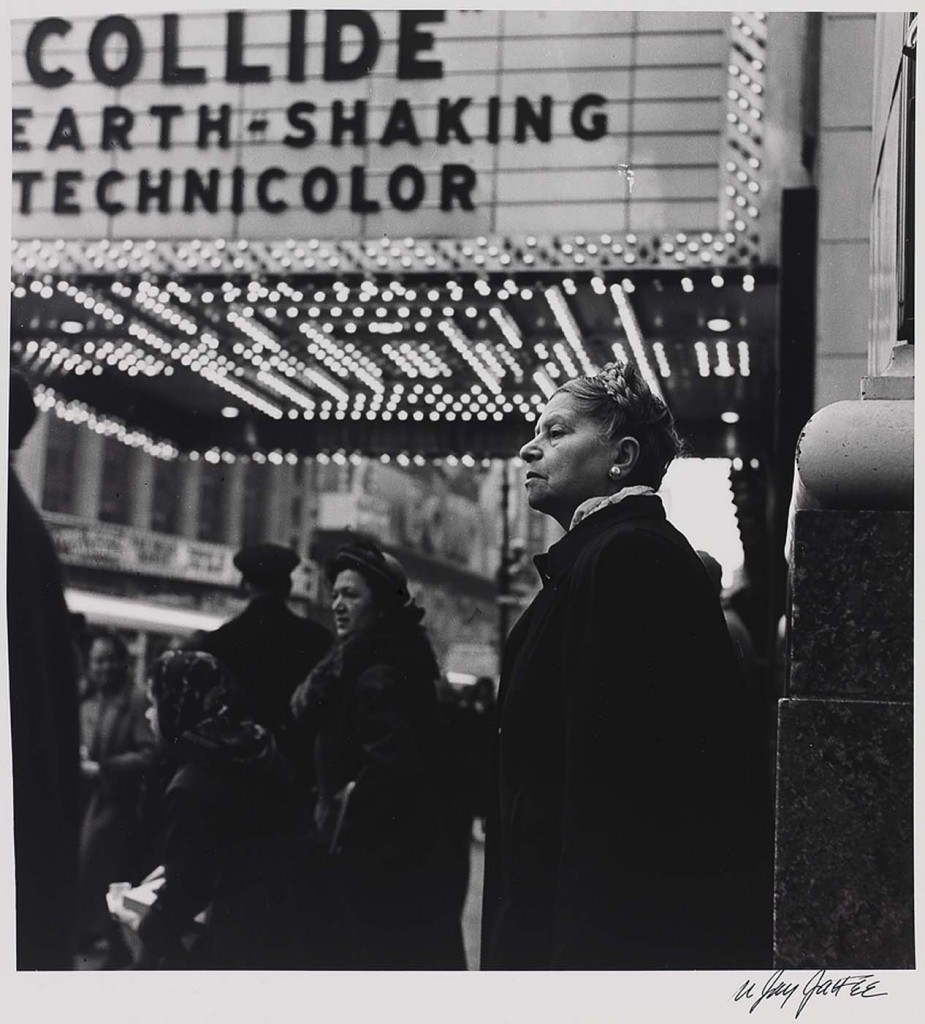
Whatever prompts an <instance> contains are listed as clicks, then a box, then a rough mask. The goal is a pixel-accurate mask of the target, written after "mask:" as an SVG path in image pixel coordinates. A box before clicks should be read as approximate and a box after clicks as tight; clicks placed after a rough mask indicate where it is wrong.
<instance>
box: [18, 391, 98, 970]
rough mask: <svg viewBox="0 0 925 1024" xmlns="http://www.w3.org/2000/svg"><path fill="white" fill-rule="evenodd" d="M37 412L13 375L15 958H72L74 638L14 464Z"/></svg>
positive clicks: (42, 965)
mask: <svg viewBox="0 0 925 1024" xmlns="http://www.w3.org/2000/svg"><path fill="white" fill-rule="evenodd" d="M35 418H36V409H35V403H34V401H33V398H32V389H31V387H30V386H29V383H28V381H27V380H26V379H25V377H23V376H22V375H21V374H20V373H17V372H16V371H13V372H12V373H11V374H10V422H9V429H10V432H9V447H10V466H9V478H8V505H7V544H6V567H7V568H6V572H7V576H6V582H7V604H6V618H7V644H8V649H9V667H10V676H9V680H10V737H11V746H12V766H13V849H14V857H15V881H16V966H17V968H18V969H19V970H21V971H33V970H55V971H64V970H68V969H70V968H71V967H72V966H73V963H72V955H73V948H74V942H75V915H76V904H77V835H78V828H79V824H80V817H79V814H80V812H79V774H78V772H79V769H78V763H79V758H78V746H79V740H78V731H77V685H78V683H77V681H78V667H77V659H76V647H75V645H74V642H73V640H72V638H71V635H70V628H69V623H68V611H67V606H66V604H65V602H64V588H63V583H62V576H61V566H60V563H59V561H58V556H57V553H56V552H55V548H54V544H53V542H52V540H51V537H50V536H49V534H48V530H47V529H46V527H45V525H44V523H43V522H42V520H41V518H40V516H39V514H38V512H37V511H36V509H35V507H34V506H33V504H32V502H31V501H30V500H29V498H28V497H27V495H26V492H25V491H24V490H23V487H22V484H21V483H20V480H19V477H18V476H17V474H16V470H15V468H14V465H13V458H14V453H15V452H16V451H17V450H18V449H19V448H20V447H21V445H22V444H23V442H24V441H25V439H26V435H27V434H28V433H29V431H30V429H31V428H32V425H33V423H34V422H35Z"/></svg>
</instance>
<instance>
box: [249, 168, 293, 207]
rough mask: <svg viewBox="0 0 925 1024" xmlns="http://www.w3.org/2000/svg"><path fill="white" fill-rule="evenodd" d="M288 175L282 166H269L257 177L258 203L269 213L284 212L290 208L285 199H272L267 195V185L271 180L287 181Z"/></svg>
mask: <svg viewBox="0 0 925 1024" xmlns="http://www.w3.org/2000/svg"><path fill="white" fill-rule="evenodd" d="M287 177H288V175H287V174H286V172H285V171H284V170H283V169H282V167H268V168H267V169H266V170H265V171H261V172H260V174H259V176H258V178H257V205H258V206H259V207H260V209H261V210H265V211H266V212H267V213H282V212H283V211H284V210H288V209H289V204H288V203H287V202H286V200H285V199H271V198H270V197H269V196H268V195H267V185H269V184H270V182H271V181H285V180H286V178H287Z"/></svg>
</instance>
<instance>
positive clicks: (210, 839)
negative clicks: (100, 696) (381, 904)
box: [138, 651, 342, 970]
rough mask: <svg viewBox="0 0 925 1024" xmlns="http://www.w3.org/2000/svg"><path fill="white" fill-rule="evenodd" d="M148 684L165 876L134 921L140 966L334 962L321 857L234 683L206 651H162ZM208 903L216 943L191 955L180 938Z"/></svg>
mask: <svg viewBox="0 0 925 1024" xmlns="http://www.w3.org/2000/svg"><path fill="white" fill-rule="evenodd" d="M148 689H149V696H150V699H151V707H150V709H149V712H148V717H149V721H150V722H151V726H152V728H153V730H154V732H155V733H156V735H157V737H158V740H159V743H160V752H161V755H162V759H163V765H162V777H163V782H164V799H163V817H164V839H163V867H164V879H165V880H164V883H163V887H162V888H161V889H160V891H159V893H158V897H157V901H156V903H155V905H154V908H153V909H152V910H151V912H150V913H149V914H148V915H147V916H146V917H145V918H144V919H143V921H142V923H141V925H140V927H139V938H140V939H141V941H142V943H143V949H144V952H143V956H142V958H141V961H140V963H139V964H138V966H140V967H168V968H169V967H183V966H185V967H191V966H195V967H208V968H221V969H242V970H279V969H286V968H291V969H298V968H301V969H311V968H334V967H336V966H338V965H339V964H340V963H341V961H342V956H341V954H340V952H339V947H338V945H337V941H338V935H339V934H340V932H339V930H338V929H339V920H338V914H339V909H338V907H337V906H336V905H335V904H334V902H333V900H332V898H331V897H330V895H329V893H330V886H328V885H326V884H325V880H324V878H323V875H322V872H323V869H324V863H323V862H321V860H320V858H318V857H317V855H316V857H315V858H314V860H316V861H318V862H317V863H312V851H311V849H310V848H308V847H306V846H305V844H303V843H302V842H300V841H299V838H298V829H299V816H298V815H297V813H296V796H295V792H294V790H293V787H292V784H291V780H290V778H289V776H288V772H287V769H286V768H285V766H284V764H283V762H282V760H281V758H280V755H279V754H278V752H277V749H276V744H275V741H274V740H273V737H272V734H271V733H270V732H269V730H267V729H266V728H264V727H263V726H262V725H257V724H256V723H254V722H252V721H249V720H247V719H245V718H243V717H242V716H241V714H240V713H239V706H240V705H239V701H238V693H237V689H236V686H235V684H234V683H233V682H232V679H231V677H230V676H229V674H228V672H227V670H226V669H225V668H224V666H223V665H222V664H221V663H220V662H219V661H218V660H217V659H216V658H214V657H213V656H212V655H210V654H206V653H205V652H202V651H182V652H181V651H168V652H166V653H165V654H163V655H161V657H160V658H158V659H157V661H155V662H154V664H153V665H152V667H151V670H150V673H149V679H148ZM317 853H320V851H317ZM309 865H311V866H310V867H309ZM206 908H211V911H210V928H209V941H208V943H204V944H202V945H201V947H200V948H199V950H198V952H197V954H196V956H195V958H190V956H189V955H188V954H187V952H186V950H185V947H184V939H185V938H187V939H188V937H189V936H190V935H191V934H192V933H193V932H194V931H195V925H194V919H195V917H196V916H197V915H198V914H200V913H201V912H203V911H204V910H206ZM203 950H205V952H203Z"/></svg>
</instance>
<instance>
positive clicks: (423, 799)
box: [292, 540, 465, 970]
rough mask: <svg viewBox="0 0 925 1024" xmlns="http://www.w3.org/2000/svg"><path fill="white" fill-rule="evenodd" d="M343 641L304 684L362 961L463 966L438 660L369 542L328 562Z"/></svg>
mask: <svg viewBox="0 0 925 1024" xmlns="http://www.w3.org/2000/svg"><path fill="white" fill-rule="evenodd" d="M327 577H328V580H329V582H330V584H331V587H332V609H333V612H334V624H335V632H336V634H337V642H336V643H335V646H334V648H333V649H332V651H331V652H330V653H329V654H328V655H327V656H326V657H325V658H324V659H323V660H322V661H321V662H320V663H319V665H318V666H317V667H316V668H315V669H314V671H313V672H312V673H311V675H310V676H309V677H308V679H307V680H306V681H305V682H304V683H303V685H302V686H301V687H299V688H298V689H297V690H296V692H295V694H294V696H293V702H292V709H293V714H294V715H295V717H296V719H297V720H298V721H300V722H302V723H303V725H304V726H305V727H306V729H307V730H308V732H309V733H310V734H311V735H312V736H313V737H314V751H315V768H316V772H317V780H318V791H317V803H316V808H315V821H316V824H317V826H318V829H319V831H320V833H321V835H322V836H323V838H324V841H325V844H326V845H327V846H328V848H329V849H330V851H331V854H332V862H333V863H334V864H335V865H336V867H337V872H338V876H339V878H340V880H341V883H342V890H343V895H344V899H345V902H346V904H347V906H348V909H349V912H350V916H351V920H352V924H353V927H354V929H355V937H356V950H355V955H354V957H353V958H352V961H351V963H350V964H349V965H348V966H350V967H354V968H366V969H402V968H404V969H419V970H428V969H431V970H436V969H453V968H462V967H464V966H465V958H464V953H463V947H462V935H461V928H460V922H459V917H458V907H455V906H454V905H453V902H452V895H451V889H452V887H451V885H449V884H448V873H449V872H451V871H452V864H451V861H450V860H449V858H448V856H447V852H446V845H445V844H446V835H445V829H444V824H443V811H442V807H441V802H442V801H441V792H440V787H441V783H440V779H441V771H440V767H439V763H440V749H439V744H440V741H439V736H438V728H439V720H438V709H437V691H436V679H437V676H438V672H439V670H438V667H437V662H436V659H435V657H434V653H433V649H432V648H431V645H430V641H429V640H428V638H427V635H426V633H425V632H424V629H423V628H422V626H421V619H422V618H423V611H422V610H421V609H420V608H419V607H418V606H417V605H416V604H415V603H414V601H413V600H412V599H411V597H410V596H409V593H408V583H407V578H406V576H405V573H404V571H403V569H402V568H401V566H400V565H399V564H398V562H397V561H396V560H395V559H394V558H392V557H391V556H390V555H388V554H384V553H383V552H382V551H381V550H380V549H379V548H378V547H377V546H376V545H375V544H372V543H371V542H363V541H359V540H358V541H356V542H355V543H353V544H350V545H347V546H345V547H343V548H341V549H340V550H339V551H338V552H337V553H336V554H335V556H334V558H333V559H332V560H331V562H330V563H329V565H328V567H327Z"/></svg>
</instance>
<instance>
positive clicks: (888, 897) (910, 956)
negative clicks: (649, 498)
mask: <svg viewBox="0 0 925 1024" xmlns="http://www.w3.org/2000/svg"><path fill="white" fill-rule="evenodd" d="M912 526H913V523H912V513H911V512H895V511H847V510H811V511H810V510H803V511H799V512H797V513H796V514H795V517H794V520H793V536H792V540H793V544H792V547H791V578H790V582H791V599H792V615H791V623H790V678H789V687H788V697H787V698H786V699H785V700H782V701H781V702H780V707H779V714H778V739H777V827H776V839H775V853H776V856H775V896H774V899H775V921H774V951H775V965H776V966H777V967H783V968H819V967H831V968H846V969H861V968H867V969H879V970H886V969H891V968H892V969H899V968H911V967H913V966H914V963H915V944H914V935H913V842H912V837H913V803H912V779H913V764H912V731H913V716H912V685H913V661H912V654H913V614H912V612H913V596H912V589H913V551H912V539H913V538H912Z"/></svg>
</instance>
